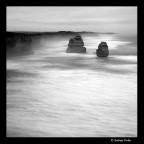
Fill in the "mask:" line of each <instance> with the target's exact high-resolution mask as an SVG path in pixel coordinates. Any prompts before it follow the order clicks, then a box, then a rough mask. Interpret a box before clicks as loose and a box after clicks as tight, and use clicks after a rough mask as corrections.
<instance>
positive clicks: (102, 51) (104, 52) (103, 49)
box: [96, 42, 109, 57]
mask: <svg viewBox="0 0 144 144" xmlns="http://www.w3.org/2000/svg"><path fill="white" fill-rule="evenodd" d="M96 55H97V56H98V57H107V56H108V55H109V50H108V46H107V43H106V42H101V43H100V44H99V45H98V49H97V50H96Z"/></svg>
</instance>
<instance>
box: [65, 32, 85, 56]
mask: <svg viewBox="0 0 144 144" xmlns="http://www.w3.org/2000/svg"><path fill="white" fill-rule="evenodd" d="M66 52H67V53H85V52H86V48H85V47H84V42H83V40H82V38H81V35H79V34H78V35H76V36H75V37H73V38H70V40H69V44H68V48H67V50H66Z"/></svg>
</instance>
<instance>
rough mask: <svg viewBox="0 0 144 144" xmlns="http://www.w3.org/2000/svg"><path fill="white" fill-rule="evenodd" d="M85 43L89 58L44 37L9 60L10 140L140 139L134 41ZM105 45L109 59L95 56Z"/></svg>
mask: <svg viewBox="0 0 144 144" xmlns="http://www.w3.org/2000/svg"><path fill="white" fill-rule="evenodd" d="M82 38H83V41H84V44H85V47H86V49H87V53H86V54H72V53H66V49H67V45H68V41H69V37H61V36H44V37H39V38H35V39H34V40H33V41H32V43H31V45H28V46H27V47H28V48H27V49H28V53H27V54H24V55H21V54H20V51H19V52H18V54H17V51H16V50H18V49H16V50H15V49H13V53H15V55H14V56H9V57H7V96H6V100H7V136H8V137H137V54H136V52H137V45H136V39H134V38H131V37H127V39H126V38H124V39H122V38H120V37H118V36H117V35H112V34H101V35H95V36H94V35H82ZM101 41H106V42H107V44H108V47H109V51H110V55H109V57H107V58H98V57H97V56H96V54H95V51H96V49H97V47H98V44H99V43H100V42H101ZM29 50H30V52H29Z"/></svg>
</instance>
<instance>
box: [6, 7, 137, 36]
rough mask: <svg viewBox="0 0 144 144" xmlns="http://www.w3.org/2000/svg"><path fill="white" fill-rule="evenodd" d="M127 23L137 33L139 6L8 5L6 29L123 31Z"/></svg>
mask: <svg viewBox="0 0 144 144" xmlns="http://www.w3.org/2000/svg"><path fill="white" fill-rule="evenodd" d="M127 25H128V26H129V29H130V27H131V30H133V27H135V28H134V30H133V32H134V33H136V27H137V7H7V30H21V29H23V30H31V31H58V30H73V31H77V30H78V31H79V30H80V31H81V30H82V31H83V30H86V31H100V32H105V31H111V32H121V31H122V30H123V32H124V31H125V30H126V29H127V27H128V26H127ZM119 26H120V27H121V29H119V30H118V29H117V27H119ZM112 27H113V28H112ZM113 29H115V30H116V29H117V30H116V31H113ZM131 32H132V31H131Z"/></svg>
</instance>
